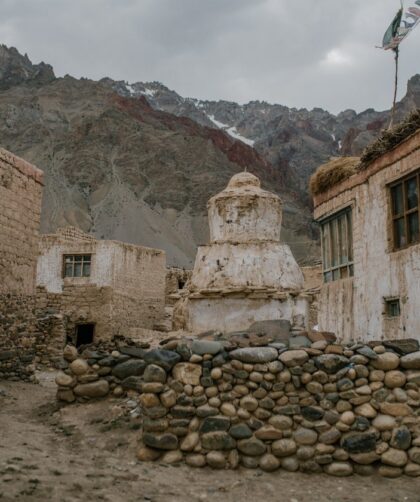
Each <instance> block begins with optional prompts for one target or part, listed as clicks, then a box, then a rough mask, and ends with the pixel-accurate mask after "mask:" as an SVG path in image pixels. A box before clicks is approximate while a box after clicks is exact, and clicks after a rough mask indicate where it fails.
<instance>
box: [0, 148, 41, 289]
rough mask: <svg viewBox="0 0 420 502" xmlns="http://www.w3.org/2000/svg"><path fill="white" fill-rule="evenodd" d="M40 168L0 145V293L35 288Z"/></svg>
mask: <svg viewBox="0 0 420 502" xmlns="http://www.w3.org/2000/svg"><path fill="white" fill-rule="evenodd" d="M41 197H42V171H40V170H39V169H37V168H36V167H34V166H32V165H31V164H29V163H28V162H26V161H24V160H23V159H20V158H19V157H16V156H15V155H13V154H11V153H10V152H8V151H7V150H4V149H2V148H0V294H1V293H15V294H32V293H33V292H34V289H35V273H36V260H37V255H38V232H39V221H40V213H41Z"/></svg>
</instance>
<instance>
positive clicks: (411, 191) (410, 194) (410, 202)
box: [405, 177, 419, 209]
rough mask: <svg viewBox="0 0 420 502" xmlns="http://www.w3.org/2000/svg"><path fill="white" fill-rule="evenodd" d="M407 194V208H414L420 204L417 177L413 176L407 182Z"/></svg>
mask: <svg viewBox="0 0 420 502" xmlns="http://www.w3.org/2000/svg"><path fill="white" fill-rule="evenodd" d="M405 190H406V194H407V209H414V208H416V207H417V206H418V205H419V201H418V193H417V177H414V178H411V179H409V180H407V181H406V182H405Z"/></svg>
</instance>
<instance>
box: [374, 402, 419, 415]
mask: <svg viewBox="0 0 420 502" xmlns="http://www.w3.org/2000/svg"><path fill="white" fill-rule="evenodd" d="M379 408H380V410H381V413H383V414H384V415H391V416H393V417H407V416H408V415H411V414H412V413H413V410H412V409H411V408H410V406H408V405H407V404H405V403H380V405H379Z"/></svg>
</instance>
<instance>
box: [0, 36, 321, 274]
mask: <svg viewBox="0 0 420 502" xmlns="http://www.w3.org/2000/svg"><path fill="white" fill-rule="evenodd" d="M1 54H2V58H1V61H3V62H4V63H5V64H3V66H1V69H0V71H1V75H2V78H1V80H0V89H1V91H0V144H1V146H3V147H5V148H6V149H8V150H11V151H12V152H14V153H16V154H17V155H20V156H22V157H24V158H25V159H27V160H28V161H30V162H33V163H34V164H36V165H37V166H39V167H40V168H42V169H43V170H44V171H45V182H46V187H45V190H44V200H43V211H42V222H41V230H42V232H52V231H54V230H55V229H56V228H57V227H58V226H62V225H66V224H72V225H76V226H79V227H80V228H82V229H83V230H85V231H89V232H92V233H93V234H95V235H96V236H98V237H99V238H107V239H119V240H123V241H127V242H132V243H139V244H143V245H147V246H154V247H159V248H162V249H165V250H166V251H167V253H168V263H170V264H177V265H181V266H191V265H192V263H193V259H194V257H195V251H196V246H197V244H199V243H204V242H206V241H207V239H208V226H207V216H206V203H207V200H208V199H209V198H210V196H211V195H213V194H214V193H216V192H218V191H220V190H221V189H222V188H224V187H225V185H226V184H227V182H228V180H229V179H230V177H231V176H232V175H233V174H234V173H236V172H239V171H241V170H243V169H245V168H248V169H249V170H250V171H252V172H254V173H255V174H257V175H258V176H260V177H261V179H262V181H263V183H264V185H265V186H266V187H267V188H269V189H271V190H273V191H276V192H277V193H280V194H281V195H282V197H283V198H284V200H285V203H286V206H287V211H286V213H288V214H286V215H285V220H286V221H285V236H286V238H288V239H289V240H292V241H293V240H294V241H296V240H299V241H302V240H304V241H305V242H307V243H308V244H310V243H311V241H310V236H308V228H310V226H311V217H310V212H309V210H308V209H307V208H305V207H304V205H303V204H302V203H301V201H299V200H298V198H296V197H294V196H293V194H289V193H288V192H287V190H286V189H285V188H284V187H285V185H286V182H285V179H284V177H283V173H282V172H281V171H279V170H277V169H274V168H273V166H271V165H270V163H269V162H268V161H267V160H265V159H264V158H263V157H262V156H261V155H260V154H259V153H258V152H256V151H255V150H254V149H253V148H251V147H250V146H248V145H246V144H244V143H243V142H241V141H236V140H234V139H232V138H231V137H230V136H229V135H228V134H226V133H225V132H223V131H221V130H219V129H215V128H209V127H206V126H203V125H200V124H198V123H197V122H194V121H193V120H191V119H189V118H185V117H177V116H175V115H173V114H169V113H167V112H163V111H159V110H155V109H153V108H152V107H151V106H150V105H149V103H148V102H147V100H146V99H145V97H143V96H139V97H124V96H121V95H120V94H118V93H116V92H115V91H114V90H112V89H111V88H110V87H108V86H105V85H103V83H98V82H94V81H92V80H87V79H80V80H77V79H74V78H72V77H70V76H66V77H64V78H55V76H54V74H53V73H52V69H51V68H50V67H48V66H47V65H44V64H43V63H41V64H40V65H31V63H30V62H29V60H28V59H27V57H26V56H21V55H20V54H19V53H18V52H17V51H16V49H7V48H5V47H4V46H2V47H1ZM44 70H48V71H44ZM45 74H47V75H48V78H45V76H44V75H45ZM302 215H303V216H302ZM300 234H301V235H300ZM295 235H297V237H295Z"/></svg>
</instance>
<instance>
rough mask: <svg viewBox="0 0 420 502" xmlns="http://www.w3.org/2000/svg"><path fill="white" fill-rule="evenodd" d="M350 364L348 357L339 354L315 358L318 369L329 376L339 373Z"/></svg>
mask: <svg viewBox="0 0 420 502" xmlns="http://www.w3.org/2000/svg"><path fill="white" fill-rule="evenodd" d="M348 364H349V360H348V359H347V357H344V356H340V355H338V354H323V355H321V356H318V357H316V358H315V365H316V367H317V368H318V369H320V370H322V371H325V372H326V373H329V374H332V373H337V371H340V370H341V369H342V368H344V367H345V366H347V365H348Z"/></svg>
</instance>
